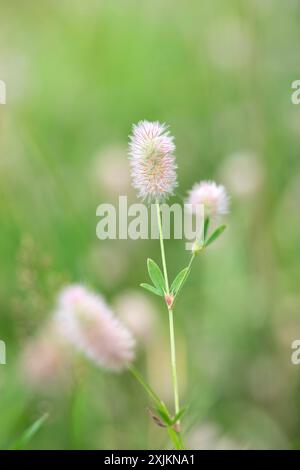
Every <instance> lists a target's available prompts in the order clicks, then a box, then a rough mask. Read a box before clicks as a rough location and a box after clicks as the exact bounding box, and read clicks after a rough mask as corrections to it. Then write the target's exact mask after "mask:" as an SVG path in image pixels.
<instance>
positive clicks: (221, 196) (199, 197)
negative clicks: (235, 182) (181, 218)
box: [187, 181, 229, 218]
mask: <svg viewBox="0 0 300 470" xmlns="http://www.w3.org/2000/svg"><path fill="white" fill-rule="evenodd" d="M187 204H190V205H191V206H192V212H193V213H197V212H198V210H199V207H200V205H203V206H204V216H205V217H211V218H216V217H218V216H221V215H223V214H227V212H228V206H229V198H228V195H227V192H226V189H225V188H224V186H222V185H217V184H216V183H215V182H214V181H201V182H200V183H196V184H195V185H194V186H193V188H192V190H191V191H190V192H189V196H188V199H187Z"/></svg>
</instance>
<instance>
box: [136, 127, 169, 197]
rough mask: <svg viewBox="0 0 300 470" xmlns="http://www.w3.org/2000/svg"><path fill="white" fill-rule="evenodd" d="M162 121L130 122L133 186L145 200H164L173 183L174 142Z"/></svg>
mask: <svg viewBox="0 0 300 470" xmlns="http://www.w3.org/2000/svg"><path fill="white" fill-rule="evenodd" d="M173 140H174V138H173V137H172V136H171V135H170V133H169V131H168V127H167V126H166V124H160V123H159V122H148V121H140V122H139V123H138V124H137V125H133V131H132V135H131V136H130V143H129V159H130V165H131V177H132V184H133V187H134V188H135V189H136V190H137V192H138V196H139V197H141V198H142V199H143V200H147V201H148V202H155V201H159V202H161V201H164V200H166V199H167V198H168V196H170V195H171V194H173V191H174V188H175V187H176V186H177V175H176V168H177V166H176V162H175V156H174V152H175V148H176V147H175V144H174V141H173Z"/></svg>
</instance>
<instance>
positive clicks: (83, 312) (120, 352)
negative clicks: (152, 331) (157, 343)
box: [56, 285, 134, 371]
mask: <svg viewBox="0 0 300 470" xmlns="http://www.w3.org/2000/svg"><path fill="white" fill-rule="evenodd" d="M56 321H57V323H58V326H59V329H60V332H61V334H62V335H63V336H64V338H65V339H66V340H67V341H69V342H70V343H71V344H73V346H75V347H76V348H77V349H79V350H81V351H82V352H83V353H84V354H85V355H86V356H87V357H89V358H90V359H92V360H93V361H94V362H96V363H97V364H98V365H100V366H101V367H105V368H107V369H111V370H115V371H118V370H121V369H123V368H125V367H126V366H127V365H128V364H129V363H130V362H131V361H132V360H133V358H134V340H133V337H132V335H131V333H130V332H129V330H127V328H126V327H125V326H123V324H122V323H121V322H120V321H119V320H118V318H117V317H115V316H114V314H113V313H112V312H111V310H110V309H109V307H108V306H107V305H106V303H105V302H104V300H103V298H102V297H100V296H99V295H96V294H94V293H93V292H90V291H89V290H88V289H86V288H85V287H83V286H80V285H73V286H69V287H67V288H66V289H64V290H63V291H62V293H61V295H60V298H59V302H58V310H57V312H56Z"/></svg>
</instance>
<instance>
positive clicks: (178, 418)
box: [172, 406, 188, 424]
mask: <svg viewBox="0 0 300 470" xmlns="http://www.w3.org/2000/svg"><path fill="white" fill-rule="evenodd" d="M187 409H188V406H184V407H183V408H181V410H179V411H178V413H176V415H175V417H174V418H173V420H172V424H175V423H177V421H180V420H181V418H182V417H183V416H184V415H185V413H186V411H187Z"/></svg>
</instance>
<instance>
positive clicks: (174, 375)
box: [156, 202, 183, 447]
mask: <svg viewBox="0 0 300 470" xmlns="http://www.w3.org/2000/svg"><path fill="white" fill-rule="evenodd" d="M156 208H157V221H158V228H159V240H160V250H161V259H162V265H163V272H164V278H165V285H166V293H167V295H169V294H170V289H169V280H168V271H167V264H166V255H165V247H164V238H163V231H162V223H161V214H160V206H159V203H158V202H157V203H156ZM169 327H170V347H171V368H172V381H173V392H174V405H175V414H177V413H178V412H179V409H180V407H179V392H178V380H177V366H176V348H175V334H174V318H173V310H171V309H169ZM178 434H179V433H178ZM179 439H180V447H183V445H182V442H181V437H179Z"/></svg>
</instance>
